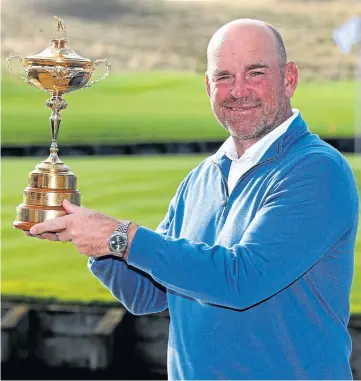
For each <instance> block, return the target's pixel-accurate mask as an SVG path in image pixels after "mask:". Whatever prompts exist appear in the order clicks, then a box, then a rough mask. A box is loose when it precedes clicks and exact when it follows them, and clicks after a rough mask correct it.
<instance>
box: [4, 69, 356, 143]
mask: <svg viewBox="0 0 361 381" xmlns="http://www.w3.org/2000/svg"><path fill="white" fill-rule="evenodd" d="M353 86H354V85H353V83H352V81H350V82H341V81H340V82H333V81H329V82H319V83H317V82H312V83H305V84H303V83H302V81H301V83H300V84H299V87H298V89H297V91H296V95H295V97H294V99H293V107H296V108H299V109H300V110H301V112H302V115H303V117H304V118H305V120H306V122H307V123H308V126H309V129H310V130H311V131H312V132H313V133H315V134H318V135H320V136H322V137H324V136H340V137H344V136H353V133H354V87H353ZM48 98H49V95H48V94H47V93H45V92H43V91H40V90H38V89H36V88H35V87H32V86H29V85H25V84H24V83H22V82H21V81H20V80H17V79H16V78H13V77H10V75H8V74H7V73H6V71H5V70H4V75H3V79H2V144H3V145H6V144H15V145H31V144H40V143H41V144H49V145H50V143H51V141H50V127H49V121H48V118H49V116H50V111H49V109H47V108H46V106H45V101H46V99H48ZM65 99H66V101H67V102H68V108H67V109H66V110H64V111H62V118H63V121H62V125H61V127H60V132H59V138H58V142H59V145H60V149H61V145H62V144H65V143H67V144H86V143H92V144H98V143H99V144H100V143H112V144H116V143H126V142H138V143H139V142H147V141H159V142H165V141H189V140H200V141H203V140H216V139H224V138H226V137H227V136H228V135H227V133H226V131H225V130H224V129H223V128H222V127H221V126H220V125H219V124H218V122H217V121H216V119H215V118H214V117H213V114H212V112H211V109H210V105H209V100H208V97H207V95H206V91H205V85H204V75H202V74H196V73H184V72H183V73H171V72H168V73H167V72H153V73H135V72H134V73H131V72H129V73H124V74H112V75H110V76H109V78H107V79H106V80H105V81H104V82H102V83H100V84H97V85H94V87H91V88H90V89H83V90H79V91H76V92H73V93H69V94H66V95H65Z"/></svg>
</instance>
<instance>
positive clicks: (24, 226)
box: [13, 221, 37, 231]
mask: <svg viewBox="0 0 361 381" xmlns="http://www.w3.org/2000/svg"><path fill="white" fill-rule="evenodd" d="M36 224H37V222H23V221H14V222H13V227H14V228H15V229H19V230H24V231H29V230H30V229H31V227H32V226H34V225H36Z"/></svg>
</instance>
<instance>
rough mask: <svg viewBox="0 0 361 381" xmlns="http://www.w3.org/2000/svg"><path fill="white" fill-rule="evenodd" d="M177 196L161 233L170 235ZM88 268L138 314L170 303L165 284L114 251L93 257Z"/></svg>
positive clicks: (160, 228) (170, 207) (158, 310)
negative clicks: (111, 253) (113, 253)
mask: <svg viewBox="0 0 361 381" xmlns="http://www.w3.org/2000/svg"><path fill="white" fill-rule="evenodd" d="M174 200H175V198H173V200H172V201H171V203H170V206H169V209H168V213H167V215H166V216H165V218H164V220H163V221H162V222H161V223H160V225H159V226H158V227H157V229H156V232H157V234H159V235H160V236H166V234H167V232H168V228H169V224H170V222H171V220H172V218H173V210H174V204H173V203H174ZM145 251H146V252H147V253H149V247H146V248H145ZM151 253H152V252H151ZM88 268H89V270H90V271H91V272H92V273H93V274H94V275H95V276H96V277H97V278H98V279H99V280H100V282H101V283H102V284H103V285H104V286H105V287H107V288H108V289H109V290H110V291H111V293H112V294H113V295H114V297H115V298H116V299H118V300H119V301H120V302H121V303H122V304H123V305H124V307H125V308H126V309H127V310H128V311H129V312H131V313H132V314H134V315H144V314H149V313H155V312H160V311H163V310H165V309H166V308H167V307H168V303H167V292H166V289H165V287H164V286H162V285H160V284H159V283H157V282H156V281H155V280H154V279H152V278H151V277H150V276H149V275H148V274H147V273H145V272H143V271H141V270H138V269H137V268H134V267H132V266H130V265H129V264H127V263H126V262H125V261H123V260H122V259H120V258H116V257H114V256H111V255H109V256H106V257H100V258H95V257H90V258H89V260H88Z"/></svg>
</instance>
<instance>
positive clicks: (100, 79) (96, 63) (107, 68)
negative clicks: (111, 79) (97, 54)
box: [84, 59, 111, 87]
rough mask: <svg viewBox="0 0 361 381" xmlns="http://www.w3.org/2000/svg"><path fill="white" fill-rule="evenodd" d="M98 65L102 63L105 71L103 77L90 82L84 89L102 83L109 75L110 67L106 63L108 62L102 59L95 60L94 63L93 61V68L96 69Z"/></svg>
mask: <svg viewBox="0 0 361 381" xmlns="http://www.w3.org/2000/svg"><path fill="white" fill-rule="evenodd" d="M100 63H104V64H105V66H106V71H105V73H104V75H103V76H102V77H101V78H99V79H96V80H95V81H90V82H89V83H87V84H86V85H85V86H84V87H90V86H92V85H94V84H95V83H97V82H100V81H102V80H103V79H105V78H106V77H107V76H108V75H109V73H110V69H111V65H110V63H109V62H108V60H106V59H104V60H96V61H94V65H95V67H97V66H98V65H99V64H100Z"/></svg>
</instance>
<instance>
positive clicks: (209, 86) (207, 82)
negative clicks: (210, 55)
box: [205, 72, 211, 98]
mask: <svg viewBox="0 0 361 381" xmlns="http://www.w3.org/2000/svg"><path fill="white" fill-rule="evenodd" d="M205 79H206V90H207V94H208V97H209V98H210V97H211V85H210V83H209V78H208V74H207V72H206V74H205Z"/></svg>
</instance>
